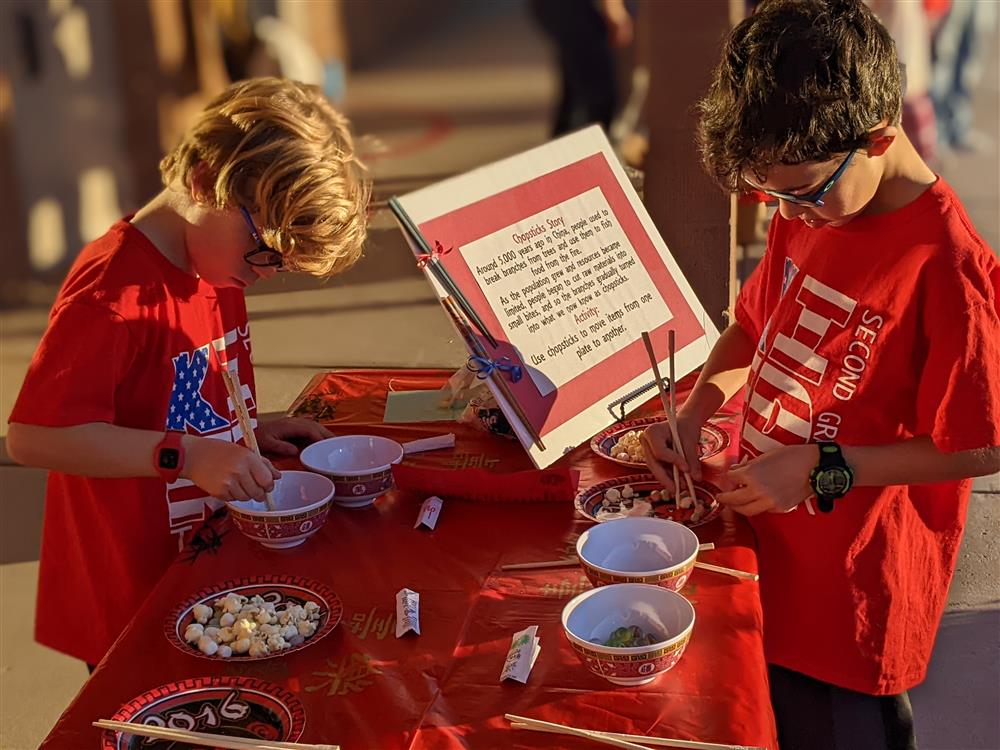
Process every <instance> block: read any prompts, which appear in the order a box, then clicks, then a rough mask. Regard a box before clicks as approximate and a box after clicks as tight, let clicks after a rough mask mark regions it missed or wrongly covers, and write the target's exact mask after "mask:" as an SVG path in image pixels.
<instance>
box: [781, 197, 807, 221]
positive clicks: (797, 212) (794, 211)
mask: <svg viewBox="0 0 1000 750" xmlns="http://www.w3.org/2000/svg"><path fill="white" fill-rule="evenodd" d="M778 211H780V212H781V216H782V217H783V218H785V219H797V218H798V217H800V216H801V215H802V214H804V213H806V212H808V211H809V206H802V205H800V204H798V203H792V202H791V201H783V200H781V199H780V198H779V199H778Z"/></svg>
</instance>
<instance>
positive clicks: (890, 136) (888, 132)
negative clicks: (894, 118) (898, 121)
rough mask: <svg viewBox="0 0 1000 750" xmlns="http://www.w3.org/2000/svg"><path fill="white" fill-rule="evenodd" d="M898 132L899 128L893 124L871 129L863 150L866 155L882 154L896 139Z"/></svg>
mask: <svg viewBox="0 0 1000 750" xmlns="http://www.w3.org/2000/svg"><path fill="white" fill-rule="evenodd" d="M898 133H899V128H897V127H896V126H895V125H887V126H885V127H884V128H878V129H876V130H873V131H871V132H870V133H869V134H868V146H867V148H866V149H865V152H866V153H867V154H868V156H882V155H883V154H884V153H885V152H886V151H888V150H889V146H891V145H892V142H893V141H894V140H896V136H897V135H898Z"/></svg>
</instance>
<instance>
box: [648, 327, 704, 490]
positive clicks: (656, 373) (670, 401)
mask: <svg viewBox="0 0 1000 750" xmlns="http://www.w3.org/2000/svg"><path fill="white" fill-rule="evenodd" d="M642 343H644V344H645V345H646V354H647V355H649V363H650V365H652V367H653V377H654V378H655V379H656V387H657V388H658V389H659V391H660V403H661V404H662V405H663V410H664V411H665V412H667V422H668V423H669V425H670V436H671V438H673V441H674V449H675V450H676V451H677V452H678V453H680V455H681V458H683V459H684V461H685V463H686V462H687V456H686V455H685V454H684V446H683V445H681V439H680V436H679V435H678V433H677V413H676V411H675V410H674V398H676V391H675V390H674V332H673V329H671V331H670V396H668V395H667V391H666V389H665V388H664V387H663V378H662V377H661V376H660V366H659V365H658V364H657V362H656V353H655V352H654V351H653V341H652V339H650V338H649V332H648V331H643V332H642ZM684 480H685V481H686V482H687V488H688V492H690V493H691V502H694V500H695V498H696V497H697V495H695V492H694V482H693V481H691V474H690V472H687V471H685V472H684ZM674 502H675V503H676V504H677V507H678V508H679V507H681V487H680V477H679V475H678V469H677V465H676V464H674Z"/></svg>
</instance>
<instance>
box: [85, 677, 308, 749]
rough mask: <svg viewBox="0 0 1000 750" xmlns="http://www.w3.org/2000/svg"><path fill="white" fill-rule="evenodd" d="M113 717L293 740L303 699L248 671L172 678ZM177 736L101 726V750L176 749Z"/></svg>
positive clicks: (302, 714) (303, 719) (301, 718)
mask: <svg viewBox="0 0 1000 750" xmlns="http://www.w3.org/2000/svg"><path fill="white" fill-rule="evenodd" d="M111 720H112V721H124V722H129V723H131V724H144V725H146V726H155V727H167V728H169V729H184V730H188V731H193V732H205V733H208V734H220V735H226V736H228V737H241V738H244V739H249V740H255V741H259V742H261V743H262V744H264V743H267V742H294V741H295V740H297V739H299V737H301V736H302V730H303V729H304V728H305V724H306V716H305V710H304V708H303V707H302V703H301V702H300V701H299V699H298V698H296V697H295V696H294V695H293V694H292V693H290V692H289V691H288V690H285V689H284V688H282V687H279V686H277V685H274V684H271V683H269V682H264V681H263V680H257V679H253V678H250V677H193V678H190V679H187V680H180V681H178V682H171V683H169V684H167V685H162V686H160V687H158V688H154V689H153V690H150V691H148V692H146V693H143V694H142V695H140V696H138V697H136V698H133V699H132V700H130V701H129V702H128V703H126V704H125V705H124V706H122V707H121V708H120V709H118V711H117V713H115V715H114V716H112V717H111ZM181 746H183V745H179V744H178V742H177V740H158V739H152V738H146V737H139V736H137V735H134V734H129V733H127V732H121V731H115V730H105V732H104V733H103V735H102V736H101V748H102V750H175V748H178V747H181Z"/></svg>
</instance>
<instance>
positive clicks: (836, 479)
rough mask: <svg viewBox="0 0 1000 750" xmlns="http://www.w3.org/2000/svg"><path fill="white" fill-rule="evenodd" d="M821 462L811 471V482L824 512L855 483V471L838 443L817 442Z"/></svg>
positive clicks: (830, 508) (829, 509) (820, 507)
mask: <svg viewBox="0 0 1000 750" xmlns="http://www.w3.org/2000/svg"><path fill="white" fill-rule="evenodd" d="M816 445H817V446H818V447H819V464H818V465H817V466H816V468H815V469H813V470H812V471H811V472H809V484H810V485H811V486H812V490H813V492H814V493H816V499H817V501H818V505H819V509H820V511H822V512H823V513H829V512H830V511H831V510H833V501H834V500H836V499H837V498H839V497H843V496H844V495H846V494H847V493H848V491H850V489H851V486H852V485H853V484H854V472H853V471H851V467H850V466H848V465H847V462H846V461H844V454H843V452H842V451H841V450H840V446H839V445H837V444H836V443H817V444H816Z"/></svg>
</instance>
